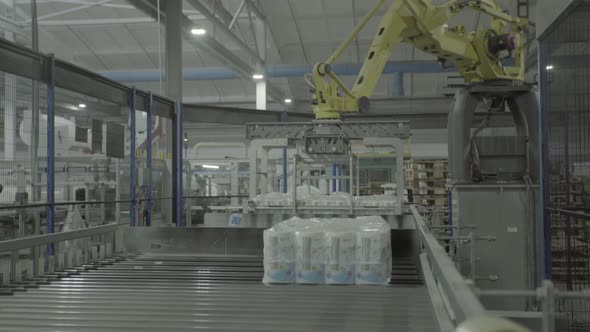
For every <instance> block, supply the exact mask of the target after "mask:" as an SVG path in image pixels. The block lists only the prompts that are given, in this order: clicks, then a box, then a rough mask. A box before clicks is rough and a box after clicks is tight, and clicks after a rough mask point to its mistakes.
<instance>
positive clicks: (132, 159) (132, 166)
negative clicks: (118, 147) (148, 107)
mask: <svg viewBox="0 0 590 332" xmlns="http://www.w3.org/2000/svg"><path fill="white" fill-rule="evenodd" d="M129 131H130V132H129V137H130V142H129V200H130V202H129V226H135V211H136V206H137V201H136V200H137V198H136V196H135V177H136V156H135V147H136V143H135V140H136V124H135V87H133V88H131V90H130V91H129Z"/></svg>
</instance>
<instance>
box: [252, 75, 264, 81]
mask: <svg viewBox="0 0 590 332" xmlns="http://www.w3.org/2000/svg"><path fill="white" fill-rule="evenodd" d="M252 78H253V79H255V80H261V79H263V78H264V75H262V74H254V75H252Z"/></svg>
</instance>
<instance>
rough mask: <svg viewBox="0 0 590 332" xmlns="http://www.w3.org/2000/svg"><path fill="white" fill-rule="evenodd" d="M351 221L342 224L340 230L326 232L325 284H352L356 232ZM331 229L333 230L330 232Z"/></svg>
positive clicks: (334, 228) (353, 279) (334, 229)
mask: <svg viewBox="0 0 590 332" xmlns="http://www.w3.org/2000/svg"><path fill="white" fill-rule="evenodd" d="M350 220H351V219H347V220H346V221H344V222H342V226H341V228H340V229H337V228H336V227H337V226H338V224H336V223H334V225H335V226H336V227H330V229H328V230H326V244H327V246H328V255H327V256H328V257H327V260H326V283H327V284H349V285H352V284H354V281H355V262H356V232H355V229H354V228H353V227H352V225H351V222H350ZM331 229H333V230H331Z"/></svg>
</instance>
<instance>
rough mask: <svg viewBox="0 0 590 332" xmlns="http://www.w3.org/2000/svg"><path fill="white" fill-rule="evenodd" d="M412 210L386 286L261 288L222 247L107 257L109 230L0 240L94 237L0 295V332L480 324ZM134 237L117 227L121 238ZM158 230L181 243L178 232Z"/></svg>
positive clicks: (470, 293) (30, 242)
mask: <svg viewBox="0 0 590 332" xmlns="http://www.w3.org/2000/svg"><path fill="white" fill-rule="evenodd" d="M411 210H412V214H413V217H414V220H415V226H416V228H415V231H413V234H414V235H415V236H416V239H415V240H416V243H417V244H418V248H419V249H420V251H421V253H420V254H419V257H416V260H413V259H399V258H394V262H393V266H394V268H393V272H394V273H393V274H392V285H389V286H334V285H263V284H262V283H261V279H262V275H263V266H262V260H261V257H260V256H255V255H254V256H253V255H237V254H235V253H231V250H229V251H228V248H226V252H225V254H224V255H222V256H219V255H210V256H199V255H195V254H194V252H195V251H193V252H192V253H188V252H187V251H186V250H185V251H184V252H180V253H168V254H161V253H153V254H149V253H144V254H140V255H132V256H121V255H120V254H119V256H115V257H114V258H109V257H105V255H106V256H110V254H111V251H113V252H115V251H116V250H108V251H107V252H105V248H113V249H115V246H114V244H115V243H116V242H117V241H115V238H116V237H115V236H108V235H109V234H112V233H113V232H118V231H121V229H119V228H118V227H117V226H116V225H107V226H99V227H94V228H90V229H84V230H78V231H72V232H67V233H57V234H50V235H44V236H41V237H34V238H25V239H19V240H11V241H10V243H7V242H0V251H4V252H5V251H7V250H19V249H24V248H27V247H31V246H44V245H46V244H48V243H59V242H63V241H65V240H71V239H77V238H88V237H90V238H94V239H95V241H94V242H90V243H91V244H90V248H85V249H84V250H82V253H83V255H82V256H83V257H82V261H81V264H78V265H77V266H65V267H64V266H63V260H64V258H63V257H64V255H66V256H67V255H68V253H67V250H66V252H65V253H64V252H63V251H62V252H59V251H58V252H57V257H53V258H52V259H50V260H49V261H48V262H49V264H50V266H52V264H53V265H55V267H58V266H60V265H59V264H62V265H61V266H62V267H63V268H62V270H63V271H58V272H51V273H48V274H45V275H42V276H35V277H34V278H30V277H29V278H24V279H23V280H20V281H16V280H14V281H13V282H12V283H11V284H10V285H9V286H8V287H3V288H0V290H3V291H0V294H4V295H3V296H0V321H1V322H2V324H0V332H1V331H30V332H32V331H106V330H108V331H194V330H200V329H207V330H213V331H235V330H240V331H315V330H321V331H392V330H394V331H453V330H454V329H455V328H456V327H457V326H458V325H460V324H461V323H464V322H468V321H471V320H473V319H477V318H478V317H485V316H486V315H487V314H488V312H486V310H485V308H484V307H483V305H482V304H481V302H480V301H479V299H478V298H477V296H476V295H475V293H474V290H473V288H472V287H471V286H470V284H469V282H468V281H467V280H465V279H464V278H463V277H462V276H461V275H460V274H459V272H458V271H457V270H456V269H455V267H454V263H453V262H452V261H451V259H450V257H449V256H448V255H447V254H446V252H445V251H444V249H443V248H442V247H441V246H440V244H439V243H438V242H437V240H436V239H435V238H434V236H433V235H432V234H431V233H430V231H429V230H428V228H427V227H426V225H425V223H424V221H423V220H422V218H421V216H420V214H419V213H418V211H417V210H416V209H415V208H414V207H412V208H411ZM139 229H141V228H127V227H124V231H125V232H130V231H131V232H135V230H139ZM144 229H145V228H144ZM160 230H162V232H164V234H166V236H173V238H175V239H176V238H182V236H181V237H178V236H179V235H180V234H181V233H178V232H182V231H183V230H182V229H165V228H162V229H160ZM236 231H240V230H236ZM125 232H124V234H125V235H129V233H125ZM206 232H207V231H206ZM138 234H140V235H141V234H144V233H141V232H140V233H138ZM206 234H210V233H206ZM224 234H226V233H225V232H224ZM242 234H250V235H251V233H242ZM185 235H186V234H185ZM139 238H141V239H143V237H139ZM109 241H111V242H109ZM146 241H147V240H146ZM163 241H164V242H166V241H169V238H164V239H163ZM214 242H215V243H216V242H217V240H214ZM57 247H58V248H62V249H63V248H64V247H62V246H60V245H58V246H57ZM117 248H118V247H117ZM125 249H128V248H125ZM97 251H99V253H98V254H97ZM118 252H121V248H119V250H118ZM196 252H198V251H196ZM124 255H127V254H124ZM60 260H61V262H58V261H60ZM66 265H67V264H66ZM50 270H51V268H50ZM56 271H57V270H56ZM487 295H488V296H489V294H487ZM498 313H499V312H495V314H496V315H497V314H498ZM467 331H479V330H467ZM514 331H520V330H514ZM522 331H526V330H522Z"/></svg>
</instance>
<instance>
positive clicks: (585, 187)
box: [540, 2, 590, 331]
mask: <svg viewBox="0 0 590 332" xmlns="http://www.w3.org/2000/svg"><path fill="white" fill-rule="evenodd" d="M541 54H542V58H541V64H540V67H541V68H540V69H541V71H542V72H541V76H540V77H541V80H540V83H541V96H542V108H543V128H542V130H543V136H544V140H545V141H544V147H543V148H544V154H545V156H544V158H545V161H544V162H545V166H544V184H543V186H544V192H545V196H544V200H545V220H546V221H547V224H548V225H550V229H548V230H547V231H549V232H550V238H551V241H550V243H551V258H550V259H551V275H552V278H553V281H554V282H555V284H556V285H557V286H558V287H560V288H562V289H573V290H579V289H583V288H587V287H589V286H590V256H589V254H590V252H589V247H590V231H589V230H590V228H589V227H590V215H589V214H590V56H589V55H590V4H588V2H584V3H582V4H580V5H579V6H578V7H577V8H576V9H575V10H573V11H572V12H571V14H570V15H568V16H567V17H565V18H564V19H563V20H562V21H561V22H560V23H558V25H557V26H556V27H555V28H554V29H553V30H552V31H551V32H550V33H549V34H548V35H547V36H546V37H545V38H544V39H543V40H542V42H541ZM558 308H559V310H560V311H561V312H562V313H563V315H562V318H563V320H564V322H563V324H562V327H561V328H560V331H590V310H589V309H590V308H589V306H588V303H587V302H584V301H582V300H563V301H562V302H560V303H559V306H558Z"/></svg>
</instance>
